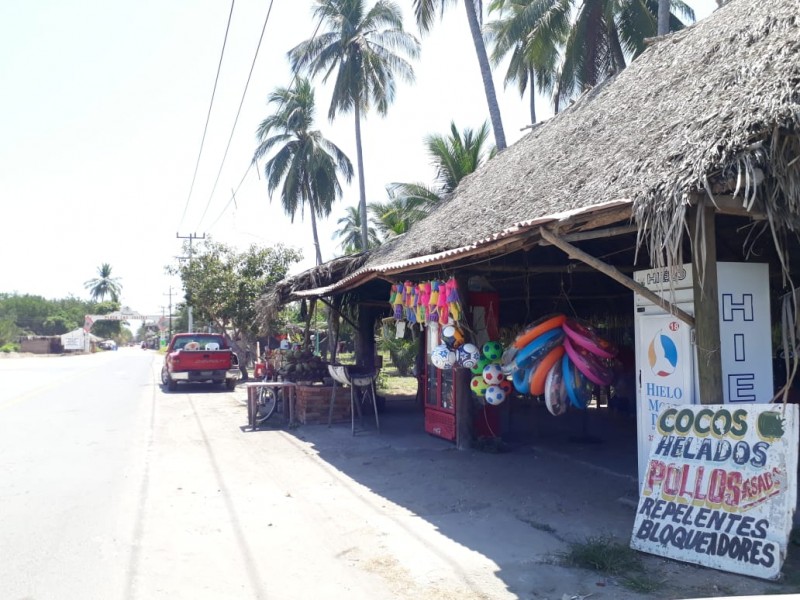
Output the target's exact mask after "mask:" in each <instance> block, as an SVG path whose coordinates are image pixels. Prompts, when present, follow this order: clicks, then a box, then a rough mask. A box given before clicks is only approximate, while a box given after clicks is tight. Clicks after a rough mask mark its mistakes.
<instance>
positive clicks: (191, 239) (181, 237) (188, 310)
mask: <svg viewBox="0 0 800 600" xmlns="http://www.w3.org/2000/svg"><path fill="white" fill-rule="evenodd" d="M175 237H176V238H178V239H179V240H189V266H190V267H191V264H192V242H194V241H195V240H204V239H206V234H205V233H204V234H203V235H202V236H199V235H197V234H196V233H190V234H189V235H181V234H179V233H176V234H175ZM186 313H187V315H188V317H189V333H193V332H194V322H193V320H192V307H191V306H189V304H188V303H187V304H186Z"/></svg>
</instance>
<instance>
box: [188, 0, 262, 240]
mask: <svg viewBox="0 0 800 600" xmlns="http://www.w3.org/2000/svg"><path fill="white" fill-rule="evenodd" d="M274 3H275V0H270V2H269V8H268V9H267V16H266V17H265V18H264V25H263V26H262V27H261V35H260V36H259V38H258V45H257V46H256V52H255V54H254V55H253V62H252V63H251V65H250V72H249V73H248V74H247V81H246V82H245V84H244V91H243V92H242V98H241V100H240V101H239V108H238V110H237V111H236V118H235V119H234V120H233V127H231V134H230V136H229V137H228V145H227V146H225V153H224V154H223V155H222V162H221V163H220V165H219V170H218V171H217V178H216V179H215V180H214V186H213V187H212V188H211V193H210V194H209V195H208V202H206V208H205V210H204V211H203V216H201V217H200V221H199V223H198V225H197V227H196V229H200V225H202V224H203V219H205V217H206V213H208V207H209V206H211V199H212V198H213V197H214V192H215V191H216V189H217V184H218V183H219V177H220V175H222V167H224V166H225V159H226V158H227V157H228V150H230V147H231V141H232V140H233V134H234V132H235V131H236V124H237V123H238V122H239V115H240V114H241V112H242V105H243V104H244V99H245V96H246V95H247V88H248V87H249V86H250V79H251V78H252V76H253V70H254V69H255V68H256V60H257V59H258V52H259V50H260V49H261V42H262V41H263V40H264V32H265V31H266V30H267V23H268V22H269V16H270V15H271V14H272V5H273V4H274ZM248 170H249V169H248ZM229 204H230V203H229Z"/></svg>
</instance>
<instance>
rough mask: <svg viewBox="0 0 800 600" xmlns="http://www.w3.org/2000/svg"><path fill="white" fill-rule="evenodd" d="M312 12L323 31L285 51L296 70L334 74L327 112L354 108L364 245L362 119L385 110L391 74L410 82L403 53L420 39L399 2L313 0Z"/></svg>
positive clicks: (412, 52)
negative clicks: (411, 30) (407, 24)
mask: <svg viewBox="0 0 800 600" xmlns="http://www.w3.org/2000/svg"><path fill="white" fill-rule="evenodd" d="M313 12H314V16H315V18H317V19H319V21H320V24H324V25H325V27H326V29H327V31H324V32H323V33H321V34H320V35H318V36H316V37H314V38H312V39H310V40H306V41H304V42H302V43H300V44H299V45H297V46H296V47H295V48H293V49H292V50H290V51H289V60H290V61H291V64H292V68H293V69H294V70H295V71H299V70H307V71H308V72H309V73H311V75H318V74H320V73H322V74H323V79H322V80H323V82H325V81H327V80H328V77H330V76H331V75H332V74H335V75H334V79H335V80H334V87H333V97H332V99H331V104H330V108H329V110H328V117H329V118H330V119H331V120H332V119H334V118H335V117H336V115H337V114H338V113H339V112H344V113H348V112H350V111H352V112H353V115H354V119H355V135H356V157H357V164H358V191H359V213H360V218H361V247H362V248H367V247H368V246H369V231H368V221H367V197H366V184H365V182H364V155H363V146H362V141H361V119H362V117H363V116H365V115H366V113H367V112H368V111H369V110H370V109H371V108H373V107H374V108H375V109H376V110H377V111H378V113H379V114H380V115H385V114H386V113H387V111H388V108H389V105H390V104H391V103H392V102H393V101H394V96H395V78H396V77H400V78H401V79H403V80H405V81H408V82H412V81H413V80H414V70H413V69H412V67H411V64H410V63H409V62H408V61H407V60H406V59H405V58H404V57H409V58H416V57H417V56H418V55H419V42H418V41H417V40H416V38H414V36H412V35H410V34H408V33H406V32H405V31H404V30H403V17H402V14H401V12H400V8H399V7H398V6H397V5H396V4H395V3H394V2H391V1H390V0H378V1H377V2H376V3H375V4H374V5H373V6H372V8H370V9H369V10H367V9H366V6H365V2H364V0H316V6H315V8H314V11H313Z"/></svg>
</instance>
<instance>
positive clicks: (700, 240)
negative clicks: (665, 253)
mask: <svg viewBox="0 0 800 600" xmlns="http://www.w3.org/2000/svg"><path fill="white" fill-rule="evenodd" d="M689 210H690V213H689V223H690V231H691V232H692V267H693V268H692V280H693V283H694V314H695V321H696V325H695V347H696V348H697V381H698V387H699V392H700V403H701V404H722V403H723V402H724V399H723V393H722V353H721V351H720V335H719V298H718V286H717V243H716V227H715V223H714V218H715V215H714V205H713V204H712V203H711V201H710V200H708V199H701V200H700V201H699V202H698V204H697V206H693V207H692V208H690V209H689Z"/></svg>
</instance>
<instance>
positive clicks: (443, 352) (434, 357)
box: [431, 344, 456, 370]
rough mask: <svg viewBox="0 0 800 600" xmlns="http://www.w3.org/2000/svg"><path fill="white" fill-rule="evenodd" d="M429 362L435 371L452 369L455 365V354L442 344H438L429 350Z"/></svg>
mask: <svg viewBox="0 0 800 600" xmlns="http://www.w3.org/2000/svg"><path fill="white" fill-rule="evenodd" d="M431 362H432V363H433V366H434V367H436V368H437V369H442V370H447V369H452V368H453V365H454V364H455V363H456V353H455V352H453V351H452V350H450V348H448V347H447V346H445V345H444V344H439V345H438V346H434V347H433V350H431Z"/></svg>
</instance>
